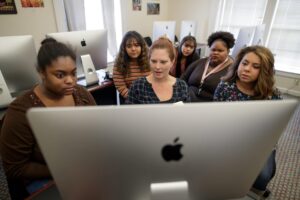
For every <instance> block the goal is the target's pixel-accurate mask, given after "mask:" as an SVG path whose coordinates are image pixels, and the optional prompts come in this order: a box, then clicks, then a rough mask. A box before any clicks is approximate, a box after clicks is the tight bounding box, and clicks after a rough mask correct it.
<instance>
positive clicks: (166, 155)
mask: <svg viewBox="0 0 300 200" xmlns="http://www.w3.org/2000/svg"><path fill="white" fill-rule="evenodd" d="M178 140H179V137H177V138H175V139H174V144H173V145H172V144H167V145H165V146H164V147H163V148H162V150H161V154H162V157H163V159H164V160H165V161H167V162H169V161H171V160H174V161H179V160H180V159H181V158H182V157H183V155H182V154H181V152H180V150H181V147H182V146H183V144H179V143H177V142H178Z"/></svg>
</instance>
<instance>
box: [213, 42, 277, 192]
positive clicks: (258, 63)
mask: <svg viewBox="0 0 300 200" xmlns="http://www.w3.org/2000/svg"><path fill="white" fill-rule="evenodd" d="M272 99H282V97H281V95H280V94H279V92H278V90H277V89H275V87H274V57H273V54H272V52H271V51H270V50H269V49H267V48H265V47H263V46H250V47H246V48H244V49H242V50H241V51H240V52H239V54H238V55H237V57H236V60H235V63H234V64H233V65H232V66H231V68H230V69H229V71H228V73H227V75H226V76H225V77H223V78H222V81H221V82H220V83H219V85H218V87H217V89H216V91H215V94H214V100H215V101H244V100H272ZM275 153H276V150H275V149H274V150H273V151H272V153H271V155H270V157H269V159H268V161H267V162H266V164H265V166H264V168H263V169H262V171H261V172H260V174H259V176H258V177H257V179H256V181H255V182H254V184H253V186H252V187H253V188H252V190H253V191H255V192H256V193H259V194H264V196H266V195H268V194H269V191H268V190H266V187H267V184H268V183H269V181H270V180H271V179H272V178H273V176H274V175H275V170H276V163H275Z"/></svg>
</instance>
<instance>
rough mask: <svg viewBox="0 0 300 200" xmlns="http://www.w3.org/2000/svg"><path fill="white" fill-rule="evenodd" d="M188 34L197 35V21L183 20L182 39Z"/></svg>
mask: <svg viewBox="0 0 300 200" xmlns="http://www.w3.org/2000/svg"><path fill="white" fill-rule="evenodd" d="M187 35H192V36H195V35H196V21H182V22H181V28H180V41H181V40H182V39H183V38H184V37H185V36H187Z"/></svg>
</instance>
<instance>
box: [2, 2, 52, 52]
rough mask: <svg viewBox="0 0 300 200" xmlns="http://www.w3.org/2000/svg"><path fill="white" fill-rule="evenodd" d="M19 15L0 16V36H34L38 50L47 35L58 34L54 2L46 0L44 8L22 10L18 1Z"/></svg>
mask: <svg viewBox="0 0 300 200" xmlns="http://www.w3.org/2000/svg"><path fill="white" fill-rule="evenodd" d="M15 3H16V7H17V12H18V13H17V14H9V15H0V24H1V29H0V36H9V35H33V37H34V40H35V45H36V48H37V49H38V48H39V46H40V42H41V41H42V40H43V39H44V38H45V34H46V33H50V32H57V28H56V21H55V16H54V10H53V3H52V0H44V6H45V7H43V8H22V6H21V1H20V0H16V1H15Z"/></svg>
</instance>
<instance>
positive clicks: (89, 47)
mask: <svg viewBox="0 0 300 200" xmlns="http://www.w3.org/2000/svg"><path fill="white" fill-rule="evenodd" d="M46 36H47V37H52V38H54V39H56V40H57V41H59V42H62V43H64V44H66V45H69V46H70V47H71V48H72V49H73V50H74V51H75V52H76V65H77V76H78V77H79V78H82V77H84V70H83V67H82V59H81V56H84V55H89V56H90V58H91V60H92V62H93V64H94V67H95V69H96V70H99V69H104V68H106V67H107V30H104V29H103V30H91V31H71V32H59V33H48V34H47V35H46Z"/></svg>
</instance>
